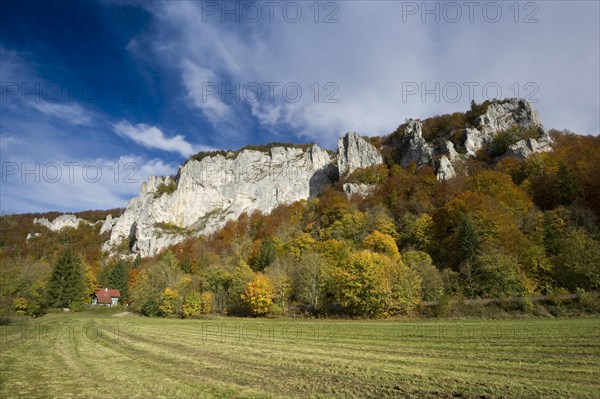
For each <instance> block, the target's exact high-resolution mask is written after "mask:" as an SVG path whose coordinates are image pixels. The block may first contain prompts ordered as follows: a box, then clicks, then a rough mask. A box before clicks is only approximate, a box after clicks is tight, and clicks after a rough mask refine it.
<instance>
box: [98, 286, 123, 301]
mask: <svg viewBox="0 0 600 399" xmlns="http://www.w3.org/2000/svg"><path fill="white" fill-rule="evenodd" d="M95 294H96V298H98V303H106V304H110V303H112V298H121V293H120V292H119V290H113V289H112V288H100V289H99V290H96V292H95Z"/></svg>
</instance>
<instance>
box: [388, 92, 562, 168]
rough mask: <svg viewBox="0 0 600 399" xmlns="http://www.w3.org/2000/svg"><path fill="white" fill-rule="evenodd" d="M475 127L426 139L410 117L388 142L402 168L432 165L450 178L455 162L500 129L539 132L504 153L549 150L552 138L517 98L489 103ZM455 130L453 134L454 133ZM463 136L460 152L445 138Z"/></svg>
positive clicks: (482, 145) (471, 153)
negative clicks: (396, 135)
mask: <svg viewBox="0 0 600 399" xmlns="http://www.w3.org/2000/svg"><path fill="white" fill-rule="evenodd" d="M474 125H475V126H476V127H469V128H464V129H462V132H461V131H460V129H457V130H455V131H452V132H445V135H442V137H434V138H433V139H431V141H432V142H427V140H426V139H425V138H424V137H423V131H422V130H423V123H422V122H421V121H417V120H410V121H409V122H408V123H407V124H406V126H405V128H404V131H403V132H402V135H400V136H399V137H397V138H395V139H394V140H393V141H392V143H391V144H389V146H390V147H392V148H391V149H392V150H393V153H395V154H396V155H395V158H396V160H397V161H398V162H399V163H400V165H401V166H402V167H404V168H405V167H407V166H408V165H410V164H411V163H414V164H416V165H417V166H418V167H420V166H425V165H428V166H432V167H434V168H435V172H436V176H437V178H438V179H451V178H453V177H455V176H456V167H455V166H456V165H455V164H456V162H462V161H464V160H465V159H466V158H468V157H473V156H475V155H476V154H477V152H478V151H479V150H481V149H482V148H485V147H487V146H488V145H489V144H490V143H492V141H493V140H494V138H495V137H496V136H497V134H498V133H499V132H502V131H506V130H509V129H512V128H516V130H517V131H525V130H528V129H534V130H537V131H538V132H539V135H540V137H539V138H538V139H533V138H531V139H528V140H521V141H518V142H517V143H515V144H513V145H512V146H511V147H510V148H509V150H508V151H507V153H506V154H505V155H506V156H516V157H522V158H524V157H528V156H529V155H531V154H533V153H536V152H544V151H551V150H552V145H553V144H554V141H553V139H552V138H551V137H550V136H549V135H548V134H547V132H546V131H545V130H544V127H543V126H542V124H541V123H540V119H539V115H538V113H537V112H535V111H534V110H533V109H532V108H531V105H530V104H529V103H528V102H527V101H525V100H520V99H511V100H505V101H496V102H492V103H491V104H490V105H489V106H488V107H487V109H486V110H485V112H484V113H483V114H482V115H479V116H478V117H477V119H476V120H475V122H474ZM455 133H456V134H455ZM451 135H452V136H453V140H455V141H456V137H462V138H463V139H462V141H461V142H460V147H461V152H458V151H457V150H456V148H455V145H454V143H453V142H452V141H450V140H448V137H450V136H451Z"/></svg>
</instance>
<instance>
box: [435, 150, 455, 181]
mask: <svg viewBox="0 0 600 399" xmlns="http://www.w3.org/2000/svg"><path fill="white" fill-rule="evenodd" d="M455 176H456V171H455V170H454V166H452V162H450V160H449V159H448V157H446V156H445V155H442V157H441V158H440V164H439V166H438V169H437V173H436V177H437V179H438V180H446V179H452V178H453V177H455Z"/></svg>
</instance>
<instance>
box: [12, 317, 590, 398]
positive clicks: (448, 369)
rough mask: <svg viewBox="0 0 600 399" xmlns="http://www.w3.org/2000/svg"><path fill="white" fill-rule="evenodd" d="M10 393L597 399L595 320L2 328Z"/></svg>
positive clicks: (118, 322) (122, 321)
mask: <svg viewBox="0 0 600 399" xmlns="http://www.w3.org/2000/svg"><path fill="white" fill-rule="evenodd" d="M0 331H1V335H0V339H1V343H2V346H1V352H0V360H1V363H0V371H1V380H0V397H2V398H45V397H48V398H107V397H109V398H127V399H130V398H203V397H218V398H227V397H231V398H271V397H273V398H275V397H290V398H311V397H313V398H326V397H341V398H386V397H390V398H392V397H393V398H450V397H462V398H482V397H485V398H500V397H503V398H598V397H600V382H599V381H600V374H599V373H600V370H599V367H600V365H599V348H600V339H599V334H600V320H599V319H598V318H596V317H594V318H592V317H590V318H570V319H521V320H514V319H513V320H485V321H482V320H465V321H456V320H454V321H351V320H266V319H257V320H254V319H234V318H219V319H213V320H174V319H154V318H142V317H114V316H111V315H92V314H85V313H79V314H77V313H72V314H49V315H46V316H44V317H43V318H40V319H37V320H32V321H28V322H26V323H24V324H23V323H14V324H10V325H4V326H0Z"/></svg>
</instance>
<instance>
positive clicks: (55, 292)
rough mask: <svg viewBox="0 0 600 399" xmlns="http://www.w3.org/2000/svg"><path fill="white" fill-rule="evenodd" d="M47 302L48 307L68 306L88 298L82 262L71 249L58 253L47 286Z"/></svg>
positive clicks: (83, 301)
mask: <svg viewBox="0 0 600 399" xmlns="http://www.w3.org/2000/svg"><path fill="white" fill-rule="evenodd" d="M47 288H48V289H47V302H48V305H49V306H50V307H54V308H70V307H72V306H73V305H78V304H83V303H86V302H88V301H89V300H90V298H86V295H85V281H84V272H83V262H82V261H81V259H80V258H79V256H77V255H74V254H73V252H71V250H65V251H63V253H62V254H61V255H60V257H59V259H58V261H57V262H56V265H55V266H54V269H53V270H52V275H51V277H50V281H49V282H48V287H47Z"/></svg>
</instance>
